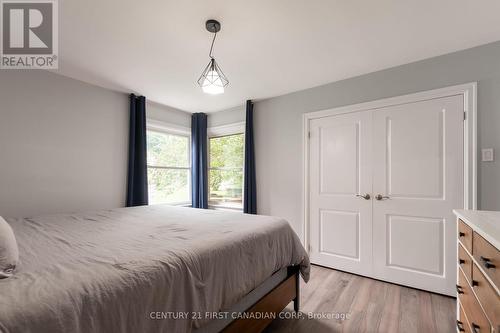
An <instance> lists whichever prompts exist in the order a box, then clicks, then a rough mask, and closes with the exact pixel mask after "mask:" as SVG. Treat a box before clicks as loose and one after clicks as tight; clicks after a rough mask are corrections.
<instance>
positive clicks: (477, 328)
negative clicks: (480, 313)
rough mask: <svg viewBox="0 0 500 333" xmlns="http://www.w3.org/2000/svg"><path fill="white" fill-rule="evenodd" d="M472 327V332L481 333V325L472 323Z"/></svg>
mask: <svg viewBox="0 0 500 333" xmlns="http://www.w3.org/2000/svg"><path fill="white" fill-rule="evenodd" d="M471 326H472V332H474V333H479V332H480V328H481V327H479V325H477V324H474V323H472V325H471Z"/></svg>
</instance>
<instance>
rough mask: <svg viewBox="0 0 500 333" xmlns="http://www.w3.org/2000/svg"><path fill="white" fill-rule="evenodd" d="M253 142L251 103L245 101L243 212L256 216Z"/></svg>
mask: <svg viewBox="0 0 500 333" xmlns="http://www.w3.org/2000/svg"><path fill="white" fill-rule="evenodd" d="M254 146H255V145H254V140H253V103H252V101H247V110H246V125H245V190H244V195H243V198H244V199H243V212H244V213H247V214H257V181H256V178H255V150H254Z"/></svg>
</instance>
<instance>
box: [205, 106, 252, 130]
mask: <svg viewBox="0 0 500 333" xmlns="http://www.w3.org/2000/svg"><path fill="white" fill-rule="evenodd" d="M245 117H246V111H245V106H244V105H241V106H238V107H235V108H231V109H227V110H223V111H218V112H213V113H209V114H208V119H207V122H208V127H217V126H223V125H228V124H234V123H241V122H244V121H245Z"/></svg>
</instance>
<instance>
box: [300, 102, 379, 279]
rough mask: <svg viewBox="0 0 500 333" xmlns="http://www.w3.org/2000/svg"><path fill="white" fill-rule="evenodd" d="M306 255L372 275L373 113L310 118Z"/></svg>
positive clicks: (331, 265) (342, 267) (329, 264)
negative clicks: (308, 235) (365, 197)
mask: <svg viewBox="0 0 500 333" xmlns="http://www.w3.org/2000/svg"><path fill="white" fill-rule="evenodd" d="M309 130H310V140H309V168H310V169H309V170H310V173H309V175H310V178H309V188H310V191H309V196H310V197H309V200H310V201H309V202H310V206H309V212H310V216H309V221H310V244H311V248H310V256H311V261H312V262H313V263H315V264H319V265H324V266H327V267H332V268H336V269H340V270H345V271H349V272H354V273H358V274H362V275H371V274H372V200H371V198H370V199H368V200H365V199H364V198H362V197H358V196H356V195H358V194H362V195H364V194H370V195H371V193H372V176H371V150H372V147H371V137H372V113H371V112H356V113H349V114H344V115H338V116H331V117H326V118H319V119H314V120H312V121H311V122H310V128H309Z"/></svg>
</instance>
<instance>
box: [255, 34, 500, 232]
mask: <svg viewBox="0 0 500 333" xmlns="http://www.w3.org/2000/svg"><path fill="white" fill-rule="evenodd" d="M332 61H335V57H334V56H333V57H332ZM472 81H477V82H478V132H479V135H478V148H479V151H480V148H494V149H495V150H496V158H497V160H496V161H495V162H478V169H479V171H478V173H479V180H478V185H479V186H478V206H479V207H480V209H486V210H500V161H499V159H500V42H497V43H493V44H489V45H485V46H481V47H477V48H473V49H469V50H465V51H460V52H456V53H452V54H448V55H444V56H440V57H436V58H432V59H428V60H424V61H420V62H416V63H412V64H408V65H404V66H400V67H395V68H391V69H387V70H383V71H379V72H375V73H371V74H367V75H363V76H359V77H356V78H352V79H348V80H343V81H339V82H335V83H331V84H327V85H324V86H320V87H316V88H313V89H308V90H304V91H300V92H296V93H292V94H288V95H284V96H280V97H275V98H271V99H267V100H263V101H259V102H257V103H256V104H255V107H254V109H255V116H254V117H255V120H254V121H255V143H256V147H255V150H256V166H257V191H258V210H259V214H267V215H276V216H282V217H284V218H286V219H287V220H288V221H289V222H290V223H291V224H292V226H293V227H294V229H295V231H296V232H297V233H298V234H299V235H300V236H301V235H302V221H303V218H302V216H303V215H302V211H303V204H302V172H303V171H302V114H303V113H305V112H310V111H317V110H323V109H329V108H333V107H338V106H343V105H350V104H356V103H361V102H366V101H371V100H377V99H381V98H386V97H392V96H399V95H404V94H409V93H413V92H418V91H424V90H431V89H435V88H440V87H445V86H451V85H456V84H462V83H467V82H472Z"/></svg>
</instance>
